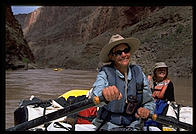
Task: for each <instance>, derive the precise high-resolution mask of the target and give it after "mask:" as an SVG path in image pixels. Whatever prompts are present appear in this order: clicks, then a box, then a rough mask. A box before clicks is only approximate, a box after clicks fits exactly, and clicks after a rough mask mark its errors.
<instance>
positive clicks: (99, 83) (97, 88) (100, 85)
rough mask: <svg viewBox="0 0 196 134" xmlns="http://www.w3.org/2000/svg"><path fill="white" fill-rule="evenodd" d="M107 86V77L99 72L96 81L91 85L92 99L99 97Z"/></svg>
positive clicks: (102, 72)
mask: <svg viewBox="0 0 196 134" xmlns="http://www.w3.org/2000/svg"><path fill="white" fill-rule="evenodd" d="M107 86H108V81H107V76H106V73H105V72H104V71H100V72H98V74H97V78H96V81H95V82H94V84H93V90H92V97H93V96H101V95H102V90H103V89H104V88H105V87H107Z"/></svg>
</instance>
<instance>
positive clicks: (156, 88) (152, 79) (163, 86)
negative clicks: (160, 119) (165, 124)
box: [146, 62, 175, 128]
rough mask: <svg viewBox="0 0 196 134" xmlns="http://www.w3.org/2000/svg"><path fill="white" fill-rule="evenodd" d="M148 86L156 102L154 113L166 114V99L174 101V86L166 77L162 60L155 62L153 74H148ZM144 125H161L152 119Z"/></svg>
mask: <svg viewBox="0 0 196 134" xmlns="http://www.w3.org/2000/svg"><path fill="white" fill-rule="evenodd" d="M147 78H148V82H149V87H150V88H151V91H152V96H153V98H154V100H155V103H156V108H155V111H154V112H155V114H157V115H166V113H167V109H168V101H170V102H171V101H175V97H174V86H173V83H172V81H171V80H170V79H169V78H168V66H167V65H166V64H165V63H164V62H158V63H155V65H154V68H153V76H151V75H148V76H147ZM146 125H154V126H158V127H159V128H161V127H162V126H161V125H160V124H158V123H156V122H154V121H150V122H146Z"/></svg>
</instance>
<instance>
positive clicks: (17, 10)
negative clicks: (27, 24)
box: [11, 6, 41, 15]
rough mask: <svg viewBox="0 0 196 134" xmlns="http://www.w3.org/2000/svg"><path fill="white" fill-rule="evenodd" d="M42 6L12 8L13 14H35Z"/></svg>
mask: <svg viewBox="0 0 196 134" xmlns="http://www.w3.org/2000/svg"><path fill="white" fill-rule="evenodd" d="M39 7H41V6H11V8H12V12H13V14H14V15H16V14H24V13H26V14H27V13H30V12H33V11H34V10H35V9H37V8H39Z"/></svg>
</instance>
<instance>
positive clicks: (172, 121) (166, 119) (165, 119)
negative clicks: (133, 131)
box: [149, 114, 193, 131]
mask: <svg viewBox="0 0 196 134" xmlns="http://www.w3.org/2000/svg"><path fill="white" fill-rule="evenodd" d="M149 117H150V118H152V120H153V121H156V122H158V123H160V124H164V125H172V126H174V127H177V128H183V129H185V130H188V131H192V130H193V126H192V125H191V124H188V123H184V122H181V121H179V120H177V119H176V118H174V117H171V116H163V115H158V116H157V115H156V114H150V115H149Z"/></svg>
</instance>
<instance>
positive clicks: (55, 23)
mask: <svg viewBox="0 0 196 134" xmlns="http://www.w3.org/2000/svg"><path fill="white" fill-rule="evenodd" d="M16 18H17V19H18V20H19V21H20V23H21V24H22V27H23V31H24V35H25V39H26V40H27V42H28V44H29V46H30V48H31V50H32V52H33V54H34V56H35V60H36V62H37V63H38V64H40V65H42V66H48V67H54V66H55V67H65V68H72V69H95V68H97V66H98V64H99V58H98V56H99V53H100V50H101V48H102V47H103V46H104V45H105V44H106V43H108V41H109V38H110V37H111V35H112V34H115V33H119V34H121V35H122V36H124V37H130V36H133V37H136V38H139V39H140V40H141V46H140V48H139V50H138V51H137V52H136V53H135V54H134V55H133V57H132V61H133V62H136V63H137V64H139V65H141V66H142V68H143V70H144V72H145V73H146V74H147V73H150V71H151V68H152V66H153V64H154V63H155V62H158V61H165V62H166V63H167V64H168V66H169V71H170V73H171V75H173V76H191V75H192V8H191V7H180V6H179V7H174V6H172V7H169V6H168V7H118V6H114V7H113V6H110V7H107V6H104V7H102V6H85V7H84V6H81V7H76V6H74V7H71V6H68V7H66V6H65V7H64V6H60V7H56V6H49V7H41V8H39V9H37V10H36V11H34V12H33V13H30V14H27V15H26V17H25V19H21V17H19V16H16Z"/></svg>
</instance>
